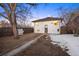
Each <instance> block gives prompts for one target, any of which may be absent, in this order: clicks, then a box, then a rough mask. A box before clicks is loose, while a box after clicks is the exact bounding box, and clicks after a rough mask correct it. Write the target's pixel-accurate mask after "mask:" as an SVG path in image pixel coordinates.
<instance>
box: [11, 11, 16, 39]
mask: <svg viewBox="0 0 79 59" xmlns="http://www.w3.org/2000/svg"><path fill="white" fill-rule="evenodd" d="M11 19H12V30H13V35H14V37H15V38H17V36H18V33H17V25H16V17H15V13H14V11H12V15H11Z"/></svg>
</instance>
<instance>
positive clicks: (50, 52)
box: [16, 35, 69, 56]
mask: <svg viewBox="0 0 79 59" xmlns="http://www.w3.org/2000/svg"><path fill="white" fill-rule="evenodd" d="M50 42H51V40H50V38H49V37H47V36H46V35H45V36H43V37H41V38H40V39H39V40H38V41H37V42H36V43H34V44H32V45H31V46H30V47H28V48H27V49H25V50H24V51H22V52H20V53H18V54H17V55H16V56H69V54H67V53H66V52H65V51H63V50H62V48H61V47H59V46H58V45H53V44H51V43H50Z"/></svg>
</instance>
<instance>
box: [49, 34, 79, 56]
mask: <svg viewBox="0 0 79 59" xmlns="http://www.w3.org/2000/svg"><path fill="white" fill-rule="evenodd" d="M49 35H50V37H51V40H52V43H54V42H55V44H56V43H57V44H58V45H60V46H61V47H62V48H63V49H68V51H67V53H69V55H72V56H79V37H74V36H73V34H63V35H54V34H49ZM58 42H59V43H58Z"/></svg>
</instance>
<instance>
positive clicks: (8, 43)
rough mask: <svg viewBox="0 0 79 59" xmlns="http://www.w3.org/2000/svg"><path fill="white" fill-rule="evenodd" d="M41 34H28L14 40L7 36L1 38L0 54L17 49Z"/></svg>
mask: <svg viewBox="0 0 79 59" xmlns="http://www.w3.org/2000/svg"><path fill="white" fill-rule="evenodd" d="M39 35H41V34H35V33H30V34H24V35H23V36H20V38H19V39H14V37H13V36H8V37H2V38H0V54H1V55H2V54H4V53H6V52H8V51H10V50H12V49H14V48H17V47H19V46H21V45H23V44H24V43H26V42H28V41H30V40H33V39H34V38H35V37H37V36H39Z"/></svg>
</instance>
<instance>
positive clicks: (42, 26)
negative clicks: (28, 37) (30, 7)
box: [32, 17, 62, 34]
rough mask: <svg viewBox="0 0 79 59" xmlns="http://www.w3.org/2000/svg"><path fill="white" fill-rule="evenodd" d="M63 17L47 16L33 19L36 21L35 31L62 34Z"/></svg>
mask: <svg viewBox="0 0 79 59" xmlns="http://www.w3.org/2000/svg"><path fill="white" fill-rule="evenodd" d="M61 20H62V18H54V17H46V18H43V19H39V20H35V21H32V22H33V23H34V33H53V34H60V27H61Z"/></svg>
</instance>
